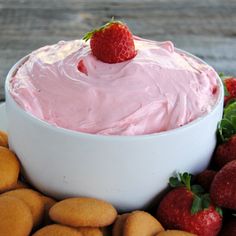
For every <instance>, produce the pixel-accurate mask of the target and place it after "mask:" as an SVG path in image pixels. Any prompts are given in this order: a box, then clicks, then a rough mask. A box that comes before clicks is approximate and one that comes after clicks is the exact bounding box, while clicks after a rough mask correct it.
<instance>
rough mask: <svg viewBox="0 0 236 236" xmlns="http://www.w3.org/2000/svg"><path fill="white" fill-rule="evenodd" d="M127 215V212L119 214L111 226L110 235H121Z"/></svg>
mask: <svg viewBox="0 0 236 236" xmlns="http://www.w3.org/2000/svg"><path fill="white" fill-rule="evenodd" d="M128 216H129V213H125V214H122V215H119V216H118V217H117V219H116V221H115V224H114V226H113V228H112V236H123V228H124V223H125V221H126V219H127V217H128Z"/></svg>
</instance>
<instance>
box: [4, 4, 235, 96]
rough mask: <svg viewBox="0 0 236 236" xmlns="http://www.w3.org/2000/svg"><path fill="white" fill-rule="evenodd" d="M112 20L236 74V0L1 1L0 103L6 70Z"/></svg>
mask: <svg viewBox="0 0 236 236" xmlns="http://www.w3.org/2000/svg"><path fill="white" fill-rule="evenodd" d="M112 16H115V18H116V19H121V20H124V21H125V22H126V23H127V24H128V25H129V26H130V28H131V29H132V31H133V32H134V34H136V35H139V36H141V37H145V38H149V39H154V40H158V41H162V40H172V41H173V42H174V44H175V45H176V47H179V48H182V49H185V50H187V51H189V52H192V53H194V54H195V55H197V56H199V57H200V58H202V59H204V60H205V61H206V62H208V63H209V64H211V65H212V66H213V67H214V68H215V69H216V70H217V71H224V72H225V73H228V74H234V75H236V0H198V1H197V0H142V1H134V0H123V1H122V0H120V1H118V0H117V1H114V0H111V1H100V0H91V1H89V0H87V1H86V0H83V1H82V0H50V1H49V0H0V79H1V81H0V100H3V99H4V91H3V84H4V79H5V77H6V74H7V72H8V70H9V69H10V68H11V66H12V65H13V64H14V63H15V62H16V61H17V60H18V59H20V58H21V57H23V56H24V55H26V54H28V53H30V52H31V51H32V50H34V49H36V48H38V47H41V46H44V45H46V44H53V43H56V42H57V41H59V40H71V39H76V38H81V37H82V36H83V34H84V33H85V32H86V31H88V30H90V29H91V28H93V27H96V26H99V25H101V24H102V23H104V22H106V21H107V20H108V19H110V18H111V17H112Z"/></svg>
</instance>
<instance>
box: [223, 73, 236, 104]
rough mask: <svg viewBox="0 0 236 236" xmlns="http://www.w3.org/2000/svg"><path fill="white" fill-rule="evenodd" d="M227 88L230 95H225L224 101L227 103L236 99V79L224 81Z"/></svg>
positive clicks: (231, 78)
mask: <svg viewBox="0 0 236 236" xmlns="http://www.w3.org/2000/svg"><path fill="white" fill-rule="evenodd" d="M224 83H225V86H226V88H227V91H228V94H227V95H225V97H224V101H225V103H227V102H228V101H229V100H231V99H233V98H235V99H236V78H234V77H230V78H226V79H224Z"/></svg>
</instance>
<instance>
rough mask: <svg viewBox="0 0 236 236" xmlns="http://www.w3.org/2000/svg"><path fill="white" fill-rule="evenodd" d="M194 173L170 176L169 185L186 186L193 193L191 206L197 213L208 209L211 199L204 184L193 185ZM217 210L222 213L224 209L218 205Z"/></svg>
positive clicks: (193, 212)
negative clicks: (203, 186)
mask: <svg viewBox="0 0 236 236" xmlns="http://www.w3.org/2000/svg"><path fill="white" fill-rule="evenodd" d="M192 177H193V175H192V174H189V173H187V172H185V173H183V174H182V173H178V174H177V176H175V177H170V178H169V185H170V186H171V187H172V188H178V187H185V188H186V189H187V190H188V191H191V192H192V193H193V202H192V207H191V214H192V215H193V214H196V213H198V212H199V211H202V210H204V209H208V208H209V206H210V205H211V199H210V195H209V193H205V190H204V189H203V188H202V186H200V185H197V184H194V185H191V180H192ZM216 210H217V212H218V213H219V214H220V215H222V210H221V209H220V208H219V207H216Z"/></svg>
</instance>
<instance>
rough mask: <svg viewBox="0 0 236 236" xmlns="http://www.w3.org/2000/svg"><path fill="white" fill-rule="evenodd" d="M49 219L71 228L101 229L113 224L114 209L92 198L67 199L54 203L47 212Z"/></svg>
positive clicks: (115, 213)
mask: <svg viewBox="0 0 236 236" xmlns="http://www.w3.org/2000/svg"><path fill="white" fill-rule="evenodd" d="M49 215H50V218H51V219H52V220H53V221H55V222H58V223H61V224H65V225H69V226H73V227H103V226H107V225H110V224H112V223H113V222H114V220H115V219H116V216H117V212H116V209H115V208H114V207H113V206H112V205H111V204H110V203H107V202H105V201H102V200H98V199H94V198H83V197H81V198H68V199H65V200H63V201H60V202H58V203H56V204H55V205H54V206H53V207H52V208H51V209H50V211H49Z"/></svg>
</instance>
